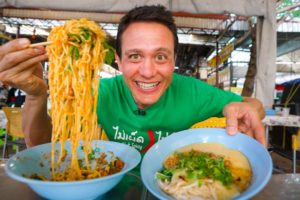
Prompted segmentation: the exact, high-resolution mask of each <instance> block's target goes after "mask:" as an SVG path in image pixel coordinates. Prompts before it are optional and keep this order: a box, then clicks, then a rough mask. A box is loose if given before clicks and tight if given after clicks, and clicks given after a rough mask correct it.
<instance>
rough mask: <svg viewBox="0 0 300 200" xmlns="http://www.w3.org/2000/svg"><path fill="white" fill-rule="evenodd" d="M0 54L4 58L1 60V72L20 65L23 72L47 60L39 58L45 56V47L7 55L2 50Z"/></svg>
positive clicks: (44, 57)
mask: <svg viewBox="0 0 300 200" xmlns="http://www.w3.org/2000/svg"><path fill="white" fill-rule="evenodd" d="M0 52H1V53H2V58H1V60H0V72H3V71H5V70H7V69H10V68H12V67H14V66H17V65H19V64H22V67H23V68H20V69H19V70H21V71H22V70H24V68H26V67H30V65H32V64H34V63H37V62H40V61H42V60H41V59H46V56H43V57H39V56H41V55H44V54H45V48H44V47H36V48H27V49H23V50H19V51H14V52H10V53H7V54H3V52H2V51H1V50H0Z"/></svg>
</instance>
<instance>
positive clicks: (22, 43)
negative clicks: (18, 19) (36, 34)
mask: <svg viewBox="0 0 300 200" xmlns="http://www.w3.org/2000/svg"><path fill="white" fill-rule="evenodd" d="M19 45H20V46H21V47H27V46H28V45H29V41H28V40H27V39H25V38H24V39H20V40H19Z"/></svg>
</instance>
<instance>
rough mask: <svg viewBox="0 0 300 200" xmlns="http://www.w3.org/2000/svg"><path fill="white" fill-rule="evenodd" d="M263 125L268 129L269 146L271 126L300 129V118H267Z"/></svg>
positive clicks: (290, 116) (267, 139) (293, 116)
mask: <svg viewBox="0 0 300 200" xmlns="http://www.w3.org/2000/svg"><path fill="white" fill-rule="evenodd" d="M263 123H264V124H265V127H266V129H265V130H266V142H267V146H268V144H269V128H270V126H289V127H300V116H298V115H288V116H277V115H275V116H266V117H265V118H264V119H263Z"/></svg>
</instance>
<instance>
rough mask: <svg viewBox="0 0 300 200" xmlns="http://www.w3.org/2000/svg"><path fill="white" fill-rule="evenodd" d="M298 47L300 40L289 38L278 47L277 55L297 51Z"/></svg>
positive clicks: (299, 47) (299, 46)
mask: <svg viewBox="0 0 300 200" xmlns="http://www.w3.org/2000/svg"><path fill="white" fill-rule="evenodd" d="M297 49H300V42H295V41H294V39H293V40H289V41H287V42H285V43H283V44H282V45H280V46H278V47H277V57H278V56H282V55H284V54H287V53H289V52H292V51H295V50H297Z"/></svg>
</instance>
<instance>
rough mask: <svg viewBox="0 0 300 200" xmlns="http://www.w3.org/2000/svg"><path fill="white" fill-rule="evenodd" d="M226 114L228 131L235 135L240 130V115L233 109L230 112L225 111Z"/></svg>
mask: <svg viewBox="0 0 300 200" xmlns="http://www.w3.org/2000/svg"><path fill="white" fill-rule="evenodd" d="M224 116H225V117H226V132H227V133H228V134H229V135H235V134H236V133H237V132H238V117H237V116H238V115H237V113H236V112H235V111H234V110H233V109H232V110H231V111H230V112H229V111H228V112H226V111H225V112H224Z"/></svg>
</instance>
